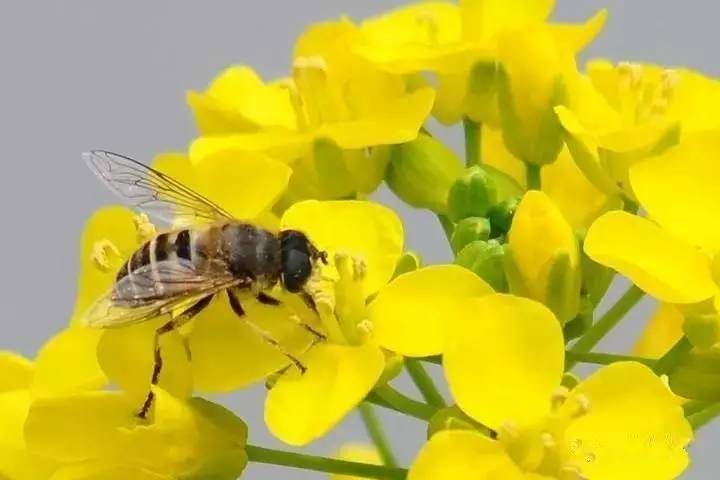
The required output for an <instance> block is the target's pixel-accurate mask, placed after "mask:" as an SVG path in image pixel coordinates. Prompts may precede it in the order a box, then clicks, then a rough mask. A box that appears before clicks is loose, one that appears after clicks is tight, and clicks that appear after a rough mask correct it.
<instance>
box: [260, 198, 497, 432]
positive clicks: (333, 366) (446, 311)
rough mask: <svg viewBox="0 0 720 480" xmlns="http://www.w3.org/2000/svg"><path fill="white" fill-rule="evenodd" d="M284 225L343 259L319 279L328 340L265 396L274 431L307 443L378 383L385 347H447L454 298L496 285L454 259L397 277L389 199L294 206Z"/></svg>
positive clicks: (412, 351) (410, 350) (397, 240)
mask: <svg viewBox="0 0 720 480" xmlns="http://www.w3.org/2000/svg"><path fill="white" fill-rule="evenodd" d="M281 225H282V226H283V227H284V228H295V229H299V230H302V231H304V232H306V233H307V235H308V236H309V238H311V239H312V240H313V242H315V243H316V245H317V246H318V247H319V248H321V249H323V250H326V251H327V252H328V253H329V256H330V258H334V259H335V262H334V268H328V269H326V271H325V272H324V273H323V275H325V276H329V277H331V279H332V280H331V281H330V282H329V284H328V282H327V280H322V279H321V280H319V281H318V283H317V284H316V285H315V286H314V287H312V289H313V290H314V295H313V296H314V298H315V302H316V304H317V308H318V311H319V315H320V319H321V323H322V326H323V329H324V332H325V334H326V335H327V337H328V339H327V342H326V343H323V344H320V345H316V346H314V347H313V348H312V349H310V351H309V352H308V353H307V354H306V355H304V356H303V357H302V360H303V361H304V362H305V363H306V364H307V367H308V370H307V372H306V373H305V374H304V375H300V374H299V372H297V371H296V370H294V369H293V370H290V371H288V372H287V373H285V374H284V375H282V376H281V377H280V378H279V379H278V380H277V382H276V383H275V385H274V386H273V388H272V389H271V390H270V392H269V393H268V397H267V401H266V404H265V421H266V422H267V424H268V427H269V428H270V431H271V432H273V434H275V435H276V436H277V437H278V438H280V439H281V440H283V441H285V442H287V443H290V444H293V445H303V444H306V443H309V442H310V441H312V440H314V439H316V438H318V437H320V436H322V435H324V434H325V433H326V432H327V431H329V430H330V429H331V428H332V427H334V426H335V425H336V424H337V423H338V422H339V421H340V420H341V419H343V418H344V417H345V415H347V413H349V412H350V411H351V410H352V409H353V408H355V406H357V404H358V403H359V402H360V401H362V400H363V399H364V398H365V396H366V395H367V394H368V393H369V392H370V390H371V389H372V388H373V387H374V386H375V385H376V383H377V382H378V381H379V379H380V377H381V375H382V373H383V369H384V368H385V366H386V361H385V355H384V353H383V350H382V349H381V348H380V347H384V348H387V349H388V350H391V351H394V352H398V353H401V354H404V355H411V356H424V355H433V354H438V353H440V352H441V351H442V348H443V346H444V338H445V336H446V333H447V331H448V330H449V328H450V325H449V323H448V319H449V318H450V317H451V316H452V315H453V313H452V312H454V311H455V310H454V309H455V304H456V303H457V302H458V301H459V300H461V299H463V298H468V297H471V296H476V295H481V294H483V293H488V292H490V291H491V289H490V287H488V286H487V285H486V284H485V283H484V282H483V281H482V280H480V279H479V278H478V277H477V276H475V275H474V274H472V273H471V272H469V271H467V270H464V269H463V268H461V267H458V266H454V265H439V266H433V267H427V268H422V269H419V270H414V271H411V272H408V273H405V274H402V275H400V276H399V277H397V278H395V279H394V280H392V281H390V279H391V278H392V276H393V273H394V271H395V268H396V265H397V263H398V261H399V260H400V257H401V254H402V247H403V230H402V225H401V223H400V220H399V219H398V218H397V216H396V215H395V214H394V213H393V212H392V211H391V210H389V209H387V208H385V207H381V206H380V205H376V204H373V203H369V202H360V201H326V202H318V201H312V200H308V201H304V202H300V203H297V204H295V205H293V206H292V207H290V208H289V209H288V210H287V211H286V212H285V214H284V215H283V218H282V221H281ZM331 267H332V266H331ZM388 282H389V283H388ZM373 296H374V299H373V300H372V301H371V302H370V304H369V305H367V302H368V299H369V298H371V297H373ZM388 368H392V366H390V365H388Z"/></svg>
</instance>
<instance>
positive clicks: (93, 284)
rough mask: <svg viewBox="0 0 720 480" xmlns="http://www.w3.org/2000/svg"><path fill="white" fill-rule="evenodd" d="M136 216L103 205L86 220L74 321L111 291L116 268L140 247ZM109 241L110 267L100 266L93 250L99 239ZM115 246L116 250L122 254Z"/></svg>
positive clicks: (123, 210)
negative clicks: (135, 222)
mask: <svg viewBox="0 0 720 480" xmlns="http://www.w3.org/2000/svg"><path fill="white" fill-rule="evenodd" d="M133 218H134V214H133V212H132V211H131V210H130V209H127V208H125V207H118V206H113V207H103V208H101V209H99V210H97V211H96V212H95V213H94V214H93V215H92V217H90V219H89V220H88V221H87V222H86V223H85V230H84V231H83V235H82V240H81V247H80V275H79V277H78V294H77V299H76V300H75V310H74V312H73V319H72V321H71V323H72V324H75V323H79V322H80V317H81V316H82V315H83V314H84V313H85V311H86V310H87V309H88V308H89V307H90V305H92V304H93V303H94V302H95V301H96V300H97V299H98V298H100V297H101V296H102V295H104V294H105V293H107V292H108V291H109V290H110V288H111V287H112V285H113V282H114V281H115V277H116V274H117V271H118V270H120V267H121V266H122V264H123V263H124V261H125V260H126V259H127V257H129V256H130V255H131V254H132V253H133V252H134V251H135V249H136V248H137V247H138V245H139V242H138V238H137V233H136V230H135V224H134V223H133ZM108 240H109V241H110V242H111V243H112V247H111V248H110V250H108V261H109V264H108V265H107V266H108V267H109V268H105V269H101V268H99V267H98V264H97V263H96V261H94V260H93V251H94V250H95V249H96V246H97V245H98V242H103V241H108ZM112 249H116V252H117V253H119V255H117V254H116V253H114V250H112Z"/></svg>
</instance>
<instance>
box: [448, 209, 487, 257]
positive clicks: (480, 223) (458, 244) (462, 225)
mask: <svg viewBox="0 0 720 480" xmlns="http://www.w3.org/2000/svg"><path fill="white" fill-rule="evenodd" d="M488 238H490V221H489V220H488V219H487V218H481V217H467V218H463V219H462V220H460V221H459V222H458V223H457V224H455V230H453V234H452V237H450V245H451V246H452V249H453V252H455V253H458V252H459V251H460V250H462V249H463V247H465V245H467V244H468V243H470V242H473V241H475V240H487V239H488Z"/></svg>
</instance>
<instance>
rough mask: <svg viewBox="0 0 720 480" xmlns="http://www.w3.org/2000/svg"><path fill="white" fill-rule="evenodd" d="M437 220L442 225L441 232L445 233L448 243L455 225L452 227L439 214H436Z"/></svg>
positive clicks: (448, 220) (444, 217)
mask: <svg viewBox="0 0 720 480" xmlns="http://www.w3.org/2000/svg"><path fill="white" fill-rule="evenodd" d="M437 218H438V220H440V225H442V229H443V232H445V238H447V241H448V242H449V241H450V239H451V238H452V234H453V230H455V225H453V223H452V222H451V221H450V219H449V218H448V217H446V216H445V215H443V214H441V213H438V216H437Z"/></svg>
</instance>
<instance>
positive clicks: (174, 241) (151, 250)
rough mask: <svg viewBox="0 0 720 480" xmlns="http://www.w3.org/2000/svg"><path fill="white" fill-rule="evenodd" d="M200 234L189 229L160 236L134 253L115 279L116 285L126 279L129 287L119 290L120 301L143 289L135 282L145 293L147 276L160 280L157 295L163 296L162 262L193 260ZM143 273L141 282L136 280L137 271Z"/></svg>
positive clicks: (117, 292) (125, 283)
mask: <svg viewBox="0 0 720 480" xmlns="http://www.w3.org/2000/svg"><path fill="white" fill-rule="evenodd" d="M197 235H198V233H197V232H194V231H192V230H190V229H185V230H178V231H175V232H167V233H161V234H159V235H157V236H156V237H154V238H153V239H151V240H150V241H148V242H145V243H144V244H143V245H142V246H141V247H140V248H139V249H137V250H136V251H135V253H133V254H132V255H131V256H130V258H129V259H128V261H127V262H125V264H124V265H123V266H122V268H121V269H120V271H119V272H118V274H117V277H116V283H117V282H120V281H121V280H123V279H126V280H125V281H124V285H126V287H127V288H122V289H116V294H117V296H118V298H119V299H123V298H124V299H127V297H128V295H130V296H132V295H135V294H136V293H137V291H138V290H140V289H139V288H137V287H138V285H136V282H141V284H142V285H143V287H144V288H143V290H146V289H147V287H146V285H147V282H148V277H150V278H152V279H154V280H156V281H157V285H156V288H157V294H158V295H162V293H163V292H162V289H163V285H162V284H161V283H160V274H159V273H158V270H157V269H158V264H159V263H161V262H180V261H190V262H192V261H193V258H194V254H193V248H194V239H195V237H196V236H197ZM140 269H143V270H144V272H145V273H144V274H143V277H142V279H139V278H136V277H137V275H138V271H139V270H140Z"/></svg>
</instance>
